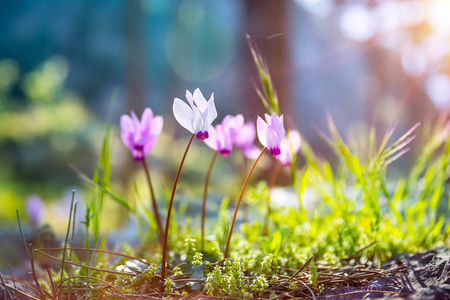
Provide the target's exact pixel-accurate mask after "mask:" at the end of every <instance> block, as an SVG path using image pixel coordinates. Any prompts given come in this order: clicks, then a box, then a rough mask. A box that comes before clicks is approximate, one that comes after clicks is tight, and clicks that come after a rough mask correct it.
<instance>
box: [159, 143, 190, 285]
mask: <svg viewBox="0 0 450 300" xmlns="http://www.w3.org/2000/svg"><path fill="white" fill-rule="evenodd" d="M194 136H195V134H193V135H192V136H191V138H190V139H189V143H188V145H187V147H186V150H185V151H184V154H183V158H182V159H181V162H180V166H179V167H178V172H177V176H176V177H175V182H174V183H173V189H172V196H171V197H170V202H169V208H168V210H167V218H166V228H165V231H164V244H163V253H162V265H161V281H162V282H164V281H165V278H166V256H167V237H168V236H169V223H170V213H171V212H172V205H173V198H174V197H175V191H176V189H177V184H178V178H180V173H181V168H182V167H183V164H184V160H185V158H186V154H187V152H188V150H189V147H190V146H191V143H192V140H193V139H194Z"/></svg>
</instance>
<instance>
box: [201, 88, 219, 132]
mask: <svg viewBox="0 0 450 300" xmlns="http://www.w3.org/2000/svg"><path fill="white" fill-rule="evenodd" d="M216 118H217V110H216V105H215V103H214V93H213V94H211V98H210V99H209V101H208V115H207V117H206V120H204V121H205V124H204V125H203V130H208V128H209V126H211V124H212V122H213V121H214V120H215V119H216Z"/></svg>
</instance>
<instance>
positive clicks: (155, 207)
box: [142, 157, 163, 246]
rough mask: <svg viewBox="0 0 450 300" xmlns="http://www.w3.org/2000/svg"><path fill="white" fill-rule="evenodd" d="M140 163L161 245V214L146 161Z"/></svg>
mask: <svg viewBox="0 0 450 300" xmlns="http://www.w3.org/2000/svg"><path fill="white" fill-rule="evenodd" d="M142 165H143V166H144V171H145V176H146V177H147V183H148V188H149V190H150V195H151V197H152V206H153V214H154V215H155V221H156V225H157V226H158V239H159V242H160V244H161V246H162V243H163V227H162V222H161V216H160V214H159V209H158V203H157V202H156V198H155V193H154V191H153V185H152V180H151V178H150V172H149V171H148V166H147V161H146V160H145V157H144V159H143V160H142Z"/></svg>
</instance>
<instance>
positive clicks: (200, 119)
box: [173, 89, 217, 140]
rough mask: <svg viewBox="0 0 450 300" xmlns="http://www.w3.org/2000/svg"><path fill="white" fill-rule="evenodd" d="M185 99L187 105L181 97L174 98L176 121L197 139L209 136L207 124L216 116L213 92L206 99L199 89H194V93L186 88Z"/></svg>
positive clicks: (209, 124)
mask: <svg viewBox="0 0 450 300" xmlns="http://www.w3.org/2000/svg"><path fill="white" fill-rule="evenodd" d="M186 99H187V101H188V103H189V105H187V104H186V103H185V102H184V101H182V100H181V99H178V98H175V99H174V101H173V115H174V116H175V119H176V120H177V121H178V123H180V125H181V126H183V127H184V128H186V129H187V130H189V131H190V132H191V133H193V134H195V135H196V137H197V139H199V140H205V139H207V138H208V137H209V133H208V129H209V126H211V123H212V121H214V119H215V118H216V117H217V110H216V106H215V104H214V93H212V94H211V97H210V98H209V100H208V101H206V99H205V97H203V94H202V92H201V91H200V89H196V90H195V91H194V95H192V94H191V93H190V92H189V91H188V90H186Z"/></svg>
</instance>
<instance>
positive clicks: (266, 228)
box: [262, 160, 281, 236]
mask: <svg viewBox="0 0 450 300" xmlns="http://www.w3.org/2000/svg"><path fill="white" fill-rule="evenodd" d="M280 169H281V163H280V161H279V160H275V162H274V166H273V168H272V173H271V174H270V178H269V199H267V206H266V210H267V212H266V218H265V219H264V227H263V233H262V234H263V236H267V235H268V234H269V217H270V213H271V212H272V209H271V207H270V192H271V191H272V189H273V186H274V185H275V181H276V180H277V177H278V173H279V172H280Z"/></svg>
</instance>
